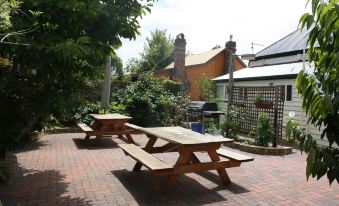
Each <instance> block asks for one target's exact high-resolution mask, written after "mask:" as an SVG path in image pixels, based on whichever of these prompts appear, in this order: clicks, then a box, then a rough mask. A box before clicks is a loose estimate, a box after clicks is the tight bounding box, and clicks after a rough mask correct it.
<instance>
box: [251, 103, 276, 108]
mask: <svg viewBox="0 0 339 206" xmlns="http://www.w3.org/2000/svg"><path fill="white" fill-rule="evenodd" d="M254 105H255V106H256V107H257V108H261V109H272V107H273V102H261V103H257V102H256V103H254Z"/></svg>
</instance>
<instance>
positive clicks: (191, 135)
mask: <svg viewBox="0 0 339 206" xmlns="http://www.w3.org/2000/svg"><path fill="white" fill-rule="evenodd" d="M139 130H140V131H143V132H145V133H146V134H150V135H153V136H157V137H159V138H161V139H164V140H166V141H168V142H171V143H174V144H181V145H204V144H210V143H227V142H231V141H233V140H232V139H227V138H221V137H215V136H205V135H203V134H199V133H197V132H193V131H191V130H188V129H185V128H182V127H153V128H139Z"/></svg>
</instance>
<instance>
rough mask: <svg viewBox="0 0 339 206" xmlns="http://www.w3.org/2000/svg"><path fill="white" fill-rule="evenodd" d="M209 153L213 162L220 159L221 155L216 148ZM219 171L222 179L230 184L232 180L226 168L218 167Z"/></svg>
mask: <svg viewBox="0 0 339 206" xmlns="http://www.w3.org/2000/svg"><path fill="white" fill-rule="evenodd" d="M208 155H209V156H210V158H211V160H212V161H213V162H215V161H219V160H220V157H219V155H218V153H217V151H216V150H209V151H208ZM217 171H218V174H219V176H220V178H221V181H222V182H223V183H224V184H230V183H231V180H230V178H229V176H228V174H227V172H226V169H225V168H220V169H217Z"/></svg>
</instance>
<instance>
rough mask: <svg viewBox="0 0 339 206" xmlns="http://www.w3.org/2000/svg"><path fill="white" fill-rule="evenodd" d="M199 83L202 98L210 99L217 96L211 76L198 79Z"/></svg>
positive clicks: (204, 99)
mask: <svg viewBox="0 0 339 206" xmlns="http://www.w3.org/2000/svg"><path fill="white" fill-rule="evenodd" d="M198 84H199V91H200V99H201V100H203V101H210V100H212V99H214V98H215V85H214V82H213V81H212V80H211V79H210V78H208V77H204V78H201V79H198Z"/></svg>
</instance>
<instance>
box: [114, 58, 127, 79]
mask: <svg viewBox="0 0 339 206" xmlns="http://www.w3.org/2000/svg"><path fill="white" fill-rule="evenodd" d="M111 63H112V71H113V76H115V77H121V76H123V75H124V66H123V64H122V60H121V58H120V57H118V56H116V55H114V56H113V57H112V62H111Z"/></svg>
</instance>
